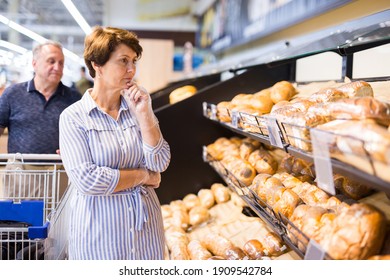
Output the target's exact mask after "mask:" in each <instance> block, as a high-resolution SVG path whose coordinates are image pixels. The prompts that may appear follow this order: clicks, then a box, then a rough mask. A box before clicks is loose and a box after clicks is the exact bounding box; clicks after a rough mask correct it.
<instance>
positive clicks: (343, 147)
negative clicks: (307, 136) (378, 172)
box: [317, 120, 390, 164]
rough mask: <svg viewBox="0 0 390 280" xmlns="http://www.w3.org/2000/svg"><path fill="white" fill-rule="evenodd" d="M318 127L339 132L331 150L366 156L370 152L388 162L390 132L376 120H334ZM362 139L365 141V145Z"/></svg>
mask: <svg viewBox="0 0 390 280" xmlns="http://www.w3.org/2000/svg"><path fill="white" fill-rule="evenodd" d="M317 128H318V129H321V130H325V131H330V132H333V133H336V134H337V135H336V137H335V139H336V140H335V142H334V143H333V145H334V146H333V150H332V149H331V152H333V153H335V154H340V153H341V154H343V153H345V154H346V155H348V154H351V153H353V154H355V155H357V156H361V157H364V158H366V157H367V153H368V155H370V156H371V157H372V159H374V160H378V161H381V162H384V163H386V155H387V154H388V152H389V148H390V133H389V132H388V131H387V130H386V128H385V127H383V126H381V125H379V124H377V123H375V122H374V121H370V120H362V121H358V120H334V121H331V122H328V123H326V124H323V125H319V126H318V127H317ZM362 141H363V142H364V143H365V144H364V146H363V145H362V143H363V142H362ZM331 148H332V146H331ZM351 164H353V162H352V163H351Z"/></svg>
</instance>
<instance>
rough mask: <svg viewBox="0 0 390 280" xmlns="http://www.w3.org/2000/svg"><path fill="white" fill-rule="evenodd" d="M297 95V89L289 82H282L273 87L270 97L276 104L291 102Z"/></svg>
mask: <svg viewBox="0 0 390 280" xmlns="http://www.w3.org/2000/svg"><path fill="white" fill-rule="evenodd" d="M296 93H297V91H296V89H295V87H294V86H293V85H292V84H291V83H290V82H288V81H280V82H277V83H275V84H274V85H273V86H272V87H271V93H270V97H271V100H272V102H273V103H274V104H276V103H278V102H279V101H282V100H290V99H291V98H292V97H293V96H294V95H295V94H296Z"/></svg>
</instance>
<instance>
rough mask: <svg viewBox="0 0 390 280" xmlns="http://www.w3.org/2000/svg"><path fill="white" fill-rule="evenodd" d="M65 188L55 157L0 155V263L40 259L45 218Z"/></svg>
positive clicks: (56, 157)
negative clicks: (0, 250) (2, 261)
mask: <svg viewBox="0 0 390 280" xmlns="http://www.w3.org/2000/svg"><path fill="white" fill-rule="evenodd" d="M66 188H67V178H66V174H65V171H64V170H63V168H62V162H61V158H60V156H59V155H46V154H45V155H42V154H1V155H0V245H1V249H2V252H1V255H0V260H4V259H6V260H10V259H28V260H31V259H35V260H36V259H44V252H45V239H46V238H47V236H48V228H49V222H48V218H49V215H50V213H52V212H53V211H54V209H56V207H57V206H58V203H59V201H60V199H61V196H62V193H63V191H64V190H65V189H66Z"/></svg>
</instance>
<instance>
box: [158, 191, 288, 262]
mask: <svg viewBox="0 0 390 280" xmlns="http://www.w3.org/2000/svg"><path fill="white" fill-rule="evenodd" d="M229 203H230V204H229ZM223 204H226V205H225V206H226V207H228V208H227V209H228V211H231V212H233V211H236V210H235V209H233V207H232V205H234V206H235V207H237V209H239V211H240V213H241V211H242V208H243V207H244V206H245V202H244V201H243V200H242V198H241V197H240V196H239V195H237V193H235V192H232V191H231V190H230V189H229V188H228V187H226V186H224V185H223V184H220V183H215V184H213V185H212V186H211V187H210V188H202V189H200V190H199V191H198V193H197V194H192V193H191V194H188V195H186V196H185V197H184V198H183V199H181V200H174V201H172V202H170V203H169V204H164V205H162V206H161V207H162V214H163V221H164V228H165V240H166V245H167V251H168V252H167V257H166V258H167V259H174V260H215V259H225V260H247V259H256V260H259V259H264V258H267V259H269V258H271V257H274V256H279V255H281V254H282V253H283V252H285V251H286V249H287V247H286V246H285V244H283V242H282V240H281V238H280V237H279V236H278V235H276V234H275V233H274V232H272V231H271V230H268V229H266V227H264V228H263V231H262V234H260V235H259V236H258V238H250V239H249V240H246V241H245V242H244V244H243V245H242V246H241V247H240V246H237V244H235V242H233V241H232V240H230V238H229V237H227V236H224V235H222V234H221V233H220V232H218V230H216V229H215V228H214V227H211V226H210V228H211V229H212V230H208V231H205V234H197V235H192V234H191V233H194V232H196V231H197V230H198V231H201V230H202V229H204V228H205V227H208V226H209V225H212V224H218V221H215V220H214V219H216V218H217V217H214V216H213V215H212V214H211V212H212V211H213V208H214V207H217V206H221V205H223ZM235 207H234V208H235ZM223 214H224V215H225V213H223ZM256 219H257V220H258V222H261V220H260V219H259V218H256ZM194 236H196V238H195V237H194Z"/></svg>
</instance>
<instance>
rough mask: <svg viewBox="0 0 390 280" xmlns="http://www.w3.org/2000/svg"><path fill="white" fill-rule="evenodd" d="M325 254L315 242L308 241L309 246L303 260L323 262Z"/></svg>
mask: <svg viewBox="0 0 390 280" xmlns="http://www.w3.org/2000/svg"><path fill="white" fill-rule="evenodd" d="M325 254H326V252H325V251H324V249H322V247H321V246H320V244H318V243H317V242H315V241H314V240H313V239H310V241H309V244H308V245H307V249H306V254H305V258H304V259H305V260H323V259H324V258H325Z"/></svg>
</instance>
